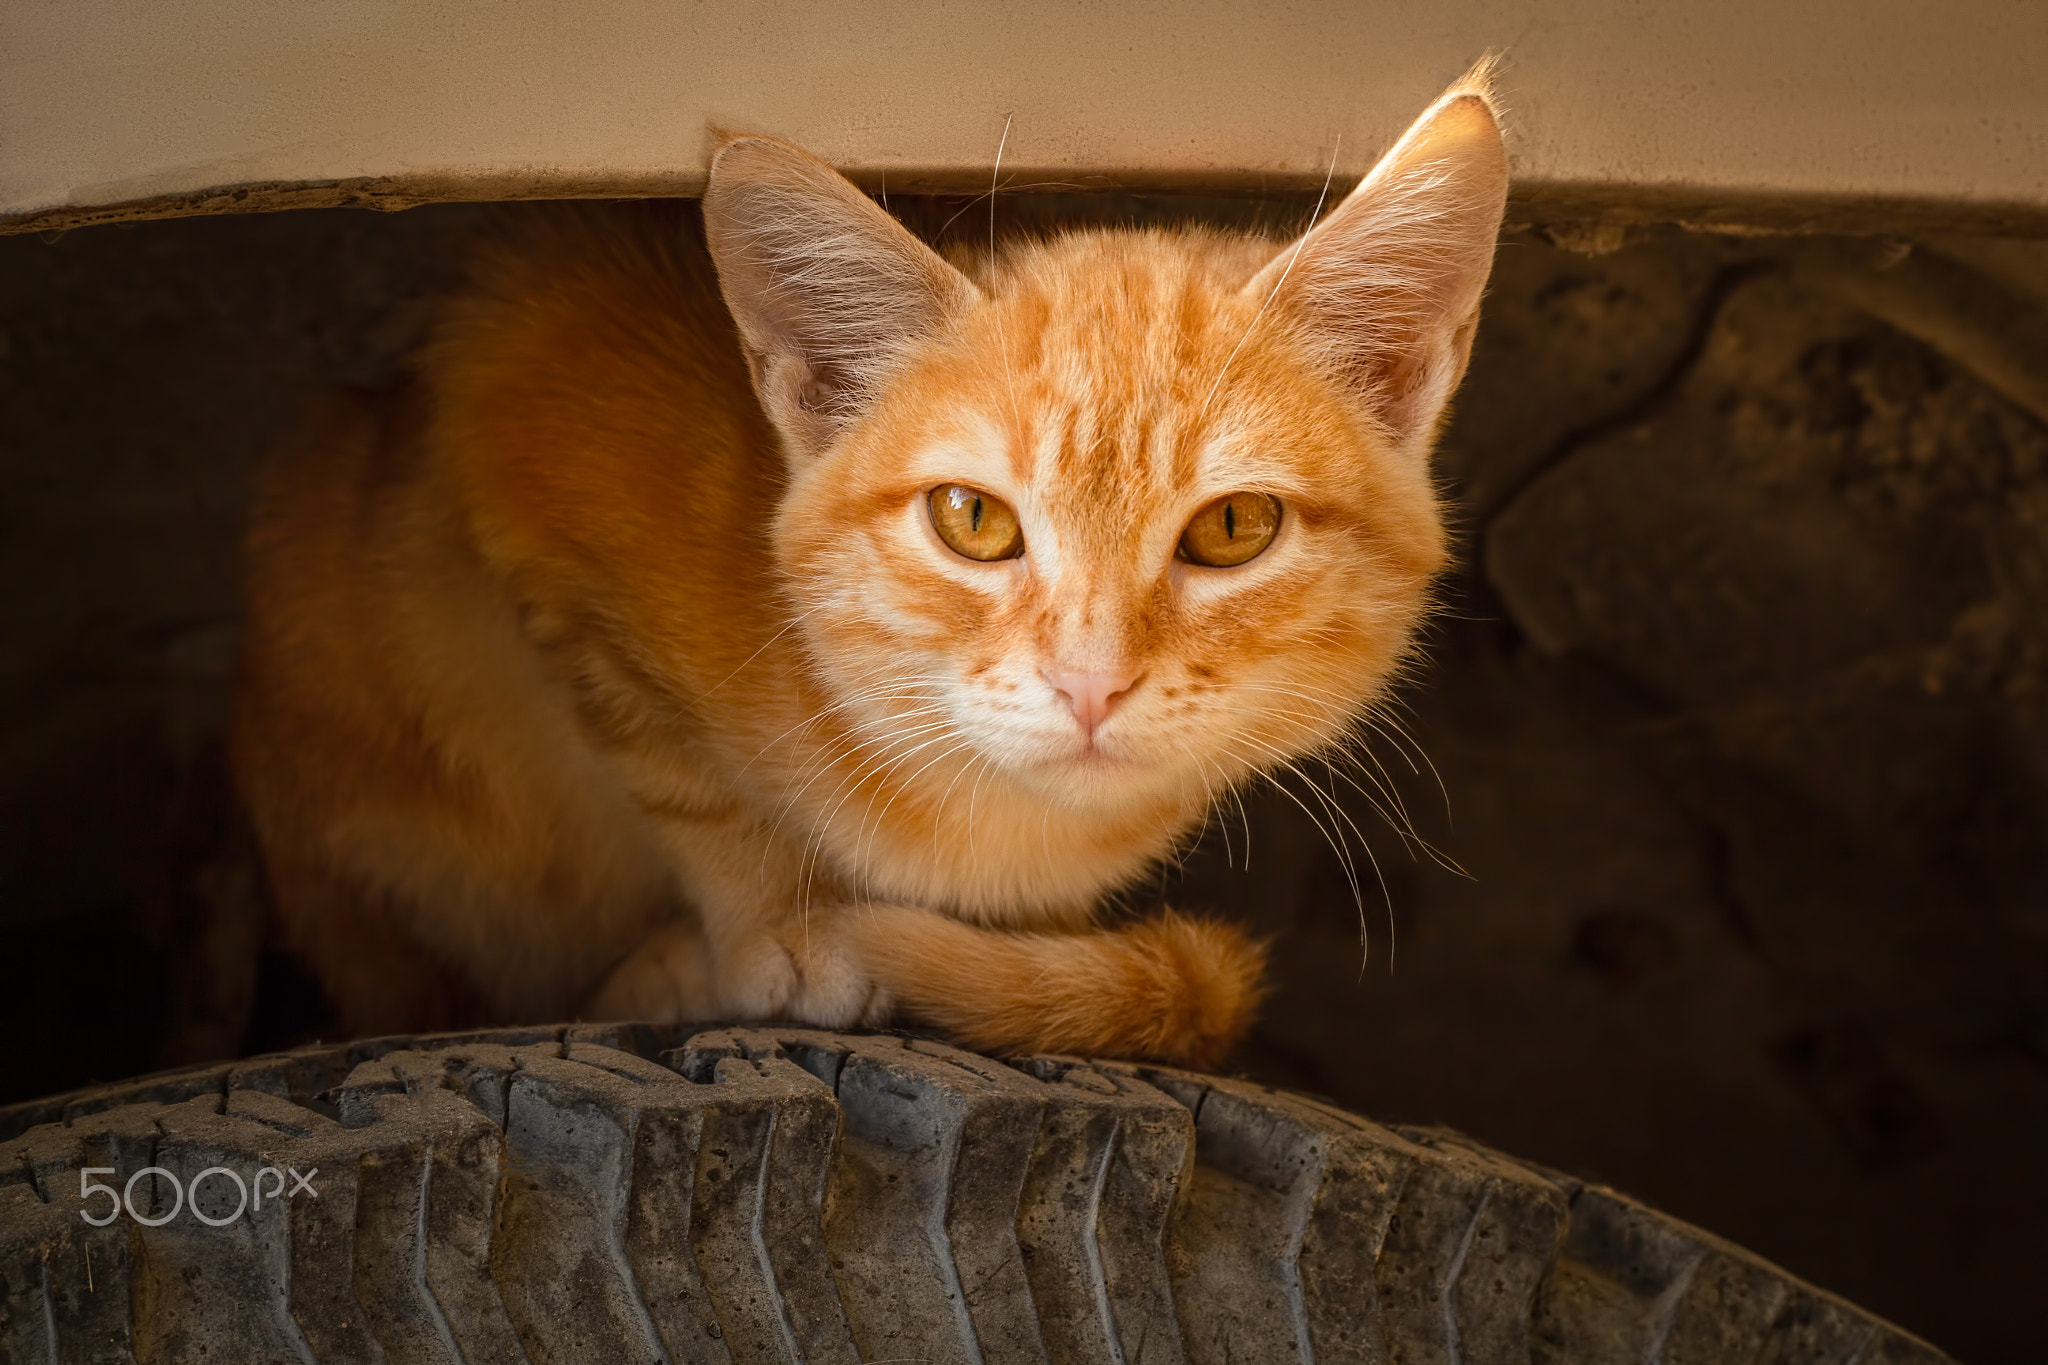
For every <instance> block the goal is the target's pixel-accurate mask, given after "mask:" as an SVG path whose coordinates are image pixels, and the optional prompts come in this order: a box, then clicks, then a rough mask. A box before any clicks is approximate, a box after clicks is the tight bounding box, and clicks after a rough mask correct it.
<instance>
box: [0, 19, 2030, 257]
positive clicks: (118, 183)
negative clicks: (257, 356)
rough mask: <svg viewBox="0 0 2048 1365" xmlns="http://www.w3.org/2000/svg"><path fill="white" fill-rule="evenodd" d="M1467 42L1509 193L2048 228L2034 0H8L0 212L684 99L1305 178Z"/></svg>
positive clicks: (377, 201)
mask: <svg viewBox="0 0 2048 1365" xmlns="http://www.w3.org/2000/svg"><path fill="white" fill-rule="evenodd" d="M1489 49H1498V50H1502V51H1504V52H1505V53H1506V54H1507V66H1506V69H1505V74H1504V79H1503V82H1502V84H1503V91H1504V94H1505V96H1506V99H1507V104H1508V108H1509V113H1510V117H1511V121H1512V127H1511V132H1512V135H1513V141H1512V154H1513V158H1514V169H1515V176H1516V183H1517V186H1518V194H1519V197H1520V201H1521V203H1522V204H1523V205H1524V206H1525V208H1526V213H1527V215H1528V216H1530V217H1532V218H1558V219H1570V218H1582V219H1591V220H1610V219H1611V220H1618V221H1686V222H1697V223H1701V224H1703V225H1713V226H1720V227H1737V228H1744V227H1747V228H1758V229H1764V230H1799V229H1801V228H1827V229H1841V228H1844V227H1857V228H1861V229H1863V230H1912V229H1917V228H1927V229H1948V230H1974V231H1991V232H2015V233H2043V232H2048V97H2044V95H2043V93H2042V90H2043V80H2044V75H2043V69H2042V63H2043V60H2044V59H2043V56H2042V54H2043V53H2044V52H2048V6H2044V5H2041V4H2038V3H2032V2H2031V0H1951V2H1950V3H1947V4H1942V5H1935V4H1932V3H1919V2H1916V0H1864V2H1863V3H1857V2H1856V0H1800V3H1792V4H1788V3H1784V0H1726V2H1725V3H1721V4H1715V5H1702V4H1697V3H1693V0H1656V2H1654V3H1628V0H1553V2H1552V3H1548V4H1545V5H1543V6H1541V7H1540V12H1539V10H1538V7H1536V6H1532V5H1529V4H1527V3H1515V2H1514V0H1385V2H1383V3H1378V4H1370V5H1368V4H1357V3H1349V4H1347V3H1339V2H1338V0H1277V3H1274V4H1272V5H1268V6H1262V7H1258V8H1257V9H1254V8H1253V7H1250V6H1244V5H1240V4H1233V3H1230V0H1186V2H1185V3H1180V4H1171V3H1166V2H1165V0H1073V2H1070V3H1068V4H1065V5H1062V6H1059V7H1057V8H1053V7H1050V6H1030V5H1022V4H1015V3H997V2H996V0H976V2H970V3H956V4H951V5H944V6H934V5H929V4H923V3H892V2H886V0H866V2H864V3H863V2H861V0H846V3H840V4H829V3H812V2H807V0H703V2H702V3H696V4H687V5H686V4H674V3H666V2H665V0H586V2H585V3H578V4H575V5H565V4H559V3H553V2H552V0H334V3H328V4H322V5H318V6H311V5H294V6H277V5H269V4H263V3H260V0H186V2H185V3H181V4H178V5H162V4H155V3H150V2H149V0H67V3H64V4H55V3H45V2H44V0H30V2H29V3H21V4H15V5H10V6H7V7H6V8H5V12H4V13H0V147H5V148H6V155H5V160H4V164H0V231H25V230H30V229H51V228H62V227H70V226H78V225H82V224H86V223H92V222H105V221H114V220H118V219H132V218H145V217H167V216H177V215H182V214H193V213H216V212H236V211H257V210H267V209H277V208H289V207H312V206H332V205H338V204H361V205H367V206H372V207H383V208H395V207H409V206H411V205H413V204H418V203H425V202H432V201H440V200H452V199H510V198H559V197H577V196H612V195H645V194H692V193H695V192H697V191H698V190H700V189H701V188H702V183H703V171H704V166H705V163H706V160H707V156H708V150H709V143H710V133H709V129H710V128H711V127H712V126H713V125H719V126H724V127H729V128H735V129H751V130H761V131H768V132H774V133H777V134H780V135H782V136H786V137H789V138H792V139H794V140H796V141H798V142H801V143H803V144H804V145H806V146H807V147H809V148H811V149H812V150H814V151H816V152H817V153H819V154H820V155H822V156H824V157H826V158H827V159H829V160H831V161H833V162H834V163H835V164H839V165H842V166H845V167H847V168H848V169H849V171H850V172H851V173H853V174H855V176H856V177H857V178H859V179H861V180H862V181H863V182H865V183H868V184H871V185H873V186H875V187H877V188H879V187H880V186H881V185H882V184H883V183H885V182H886V184H887V185H888V187H889V188H890V189H892V190H901V191H905V192H912V191H923V192H974V191H978V190H981V189H985V188H986V187H987V185H988V183H989V177H990V170H991V164H992V162H993V161H994V159H995V153H996V147H997V145H998V142H999V141H1000V140H1001V139H1002V136H1003V130H1004V126H1005V121H1006V120H1008V123H1009V137H1008V142H1007V145H1006V147H1005V150H1004V155H1003V166H1004V171H1003V177H1002V179H1003V182H1004V184H1005V185H1006V186H1010V187H1014V188H1017V189H1020V190H1021V189H1049V188H1065V187H1072V188H1089V187H1094V186H1105V185H1114V186H1117V187H1122V188H1138V189H1163V190H1171V189H1191V188H1196V187H1199V188H1202V189H1204V190H1205V191H1207V192H1211V193H1214V192H1218V191H1223V192H1245V193H1258V194H1269V195H1270V194H1281V195H1285V194H1292V193H1304V192H1305V193H1313V191H1314V189H1315V188H1316V187H1317V186H1319V185H1320V184H1321V183H1322V180H1323V178H1324V176H1325V175H1326V174H1327V173H1329V172H1330V170H1331V168H1332V167H1333V166H1334V168H1335V171H1336V174H1337V175H1338V176H1339V178H1340V179H1341V178H1343V177H1345V176H1352V175H1356V174H1357V173H1359V172H1360V171H1362V170H1363V169H1364V168H1365V167H1366V166H1368V165H1369V164H1370V163H1371V161H1372V158H1373V157H1374V156H1375V155H1376V154H1377V152H1378V151H1379V150H1380V149H1381V148H1383V147H1384V146H1385V145H1387V143H1388V142H1389V141H1390V140H1391V139H1392V138H1393V137H1394V136H1395V135H1396V134H1397V133H1398V132H1399V131H1400V129H1401V128H1402V127H1403V126H1405V124H1406V123H1407V121H1408V120H1409V119H1410V118H1412V117H1413V116H1414V114H1415V113H1417V112H1418V111H1419V110H1420V109H1421V108H1422V107H1423V106H1424V104H1425V103H1426V102H1427V101H1428V100H1429V99H1430V98H1431V97H1432V96H1433V95H1434V94H1435V93H1436V92H1437V91H1438V90H1439V89H1441V87H1442V86H1443V85H1444V84H1445V83H1447V82H1448V81H1449V80H1451V79H1453V78H1454V77H1456V76H1457V75H1458V74H1459V73H1460V72H1461V71H1462V70H1463V69H1464V68H1465V67H1466V66H1467V65H1469V64H1470V62H1471V61H1472V60H1473V59H1474V58H1476V57H1477V56H1479V55H1480V54H1481V53H1483V52H1485V51H1487V50H1489Z"/></svg>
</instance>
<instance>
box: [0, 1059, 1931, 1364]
mask: <svg viewBox="0 0 2048 1365" xmlns="http://www.w3.org/2000/svg"><path fill="white" fill-rule="evenodd" d="M0 1141H4V1144H5V1151H6V1160H5V1163H4V1165H0V1362H15V1361H22V1362H27V1361H36V1362H41V1361H59V1360H61V1361H128V1360H142V1361H187V1360H198V1359H202V1358H205V1359H211V1360H215V1361H224V1362H235V1363H236V1365H256V1362H268V1361H293V1362H309V1361H320V1362H339V1361H364V1362H369V1361H390V1362H393V1363H394V1365H397V1363H398V1362H409V1361H434V1362H468V1363H469V1365H483V1363H484V1362H498V1361H520V1360H529V1361H534V1362H558V1361H559V1362H569V1361H578V1362H580V1361H591V1362H613V1361H636V1362H637V1361H670V1362H676V1363H677V1365H681V1362H699V1361H703V1362H719V1363H720V1365H725V1363H726V1362H739V1363H740V1365H747V1363H749V1362H755V1361H806V1362H817V1363H818V1365H854V1362H857V1361H869V1362H880V1361H906V1360H917V1361H932V1362H984V1361H985V1362H988V1363H989V1365H997V1363H998V1362H1010V1361H1033V1362H1041V1361H1047V1362H1060V1363H1062V1365H1064V1362H1083V1361H1091V1362H1092V1361H1104V1362H1112V1361H1117V1362H1125V1365H1180V1362H1190V1365H1206V1363H1207V1362H1212V1361H1213V1362H1236V1363H1237V1365H1248V1363H1249V1362H1264V1361H1273V1362H1281V1361H1286V1362H1308V1361H1319V1362H1333V1361H1347V1362H1348V1361H1359V1362H1377V1361H1387V1362H1409V1363H1415V1362H1429V1361H1443V1362H1459V1361H1462V1362H1467V1363H1468V1365H1481V1363H1482V1362H1497V1361H1498V1362H1507V1361H1513V1362H1525V1361H1527V1362H1547V1361H1555V1362H1567V1361H1568V1362H1572V1363H1573V1365H1602V1363H1604V1362H1668V1363H1669V1365H1693V1363H1694V1362H1721V1361H1726V1362H1737V1361H1740V1362H1745V1363H1747V1362H1764V1361H1770V1362H1793V1361H1798V1362H1816V1363H1818V1362H1840V1363H1841V1365H1852V1363H1853V1365H1907V1362H1914V1363H1915V1365H1920V1363H1922V1362H1935V1361H1941V1360H1944V1359H1946V1357H1944V1356H1943V1355H1942V1354H1941V1353H1940V1352H1938V1351H1936V1350H1934V1349H1933V1348H1932V1347H1930V1346H1927V1345H1925V1344H1924V1343H1922V1342H1919V1341H1917V1340H1915V1339H1913V1338H1912V1337H1909V1336H1907V1335H1906V1334H1904V1333H1903V1332H1900V1331H1899V1330H1897V1329H1896V1328H1893V1327H1890V1326H1887V1325H1886V1324H1884V1323H1882V1322H1879V1321H1878V1320H1876V1319H1875V1318H1872V1317H1871V1316H1870V1315H1868V1314H1866V1313H1864V1312H1862V1311H1861V1310H1859V1309H1857V1308H1855V1307H1853V1306H1851V1305H1849V1304H1847V1303H1844V1302H1843V1301H1841V1300H1840V1299H1837V1298H1834V1297H1833V1296H1831V1295H1828V1294H1826V1293H1823V1292H1822V1291H1820V1290H1817V1289H1814V1288H1812V1287H1811V1286H1809V1285H1806V1284H1803V1283H1801V1282H1800V1281H1798V1280H1795V1279H1793V1278H1792V1277H1791V1276H1789V1275H1787V1274H1785V1273H1784V1272H1782V1271H1780V1270H1778V1269H1776V1268H1775V1267H1773V1266H1771V1265H1769V1264H1767V1263H1766V1262H1764V1261H1762V1260H1760V1259H1758V1258H1757V1257H1755V1256H1752V1255H1750V1254H1749V1253H1748V1252H1745V1251H1742V1250H1740V1249H1739V1248H1737V1247H1734V1246H1730V1245H1729V1244H1727V1243H1726V1242H1723V1241H1720V1240H1718V1239H1717V1238H1714V1237H1712V1236H1710V1235H1708V1234H1706V1233H1704V1232H1701V1231H1699V1230H1698V1229H1696V1228H1693V1227H1690V1226H1688V1225H1687V1224H1684V1223H1681V1222H1679V1221H1677V1220H1676V1219H1672V1218H1667V1217H1665V1216H1664V1215H1662V1214H1659V1213H1657V1212H1655V1211H1653V1210H1651V1209H1649V1208H1646V1207H1644V1206H1643V1205H1641V1204H1638V1203H1635V1202H1633V1201H1631V1200H1629V1199H1627V1198H1624V1197H1623V1196H1621V1195H1619V1194H1616V1193H1615V1192H1613V1191H1612V1190H1608V1189H1603V1188H1600V1187H1598V1186H1594V1185H1588V1184H1584V1183H1582V1182H1580V1181H1576V1180H1573V1179H1570V1178H1568V1177H1565V1176H1561V1175H1559V1174H1557V1173H1556V1172H1553V1171H1547V1170H1541V1169H1538V1168H1534V1167H1530V1166H1528V1165H1524V1164H1521V1163H1518V1162H1516V1161H1513V1160H1511V1159H1509V1158H1507V1157H1504V1156H1502V1155H1500V1154H1499V1153H1496V1152H1492V1151H1489V1150H1487V1149H1485V1148H1483V1147H1481V1146H1479V1145H1477V1144H1475V1143H1472V1142H1470V1141H1468V1140H1466V1139H1464V1138H1461V1137H1459V1136H1457V1135H1455V1134H1452V1133H1447V1132H1437V1131H1424V1130H1412V1129H1402V1130H1399V1131H1394V1130H1389V1129H1387V1128H1382V1127H1379V1126H1377V1125H1375V1124H1373V1123H1371V1122H1368V1121H1367V1120H1365V1119H1362V1118H1357V1117H1355V1116H1353V1115H1351V1114H1347V1113H1344V1112H1342V1111H1341V1110H1337V1109H1333V1108H1331V1107H1329V1106H1327V1105H1324V1104H1320V1103H1317V1102H1316V1101H1313V1100H1310V1099H1306V1098H1303V1097H1300V1096H1296V1095H1290V1094H1286V1093H1282V1092H1277V1091H1273V1090H1268V1089H1265V1088H1263V1087H1260V1086H1256V1085H1250V1084H1245V1083H1243V1082H1238V1081H1230V1080H1223V1079H1219V1078H1216V1077H1211V1076H1199V1075H1194V1074H1191V1073H1187V1072H1181V1071H1175V1070H1171V1069H1166V1068H1158V1067H1149V1066H1132V1065H1127V1064H1123V1063H1112V1062H1094V1063H1089V1062H1082V1061H1078V1060H1075V1059H1072V1058H1052V1057H1047V1058H1033V1059H1029V1060H1026V1061H1021V1062H1016V1063H1009V1064H1006V1063H1003V1062H997V1061H991V1060H989V1059H987V1058H984V1057H979V1056H976V1055H973V1054H971V1053H965V1052H960V1051H957V1050H955V1049H953V1048H950V1047H947V1046H945V1045H943V1044H940V1043H934V1042H927V1041H922V1040H915V1039H906V1038H901V1037H896V1036H891V1035H849V1034H835V1033H822V1032H818V1031H815V1030H809V1029H801V1028H778V1027H747V1028H720V1029H708V1030H707V1029H703V1028H696V1027H692V1028H681V1029H675V1028H657V1027H648V1026H574V1027H563V1028H551V1029H523V1030H504V1031H498V1032H492V1033H482V1034H467V1035H442V1036H436V1037H424V1038H384V1039H378V1040H375V1041H370V1042H362V1043H355V1044H351V1045H348V1046H342V1047H320V1046H316V1047H310V1048H304V1049H301V1050H299V1051H296V1052H289V1053H283V1054H278V1055H275V1056H268V1057H259V1058H256V1059H254V1060H251V1061H246V1062H236V1063H229V1064H222V1065H218V1066H212V1067H206V1068H201V1069H196V1070H192V1071H186V1072H179V1073H172V1074H168V1075H163V1076H156V1077H150V1078H146V1079H143V1080H139V1081H134V1082H130V1083H128V1084H125V1085H117V1086H108V1087H102V1088H99V1089H95V1090H88V1091H82V1092H79V1093H77V1094H74V1095H69V1096H62V1097H59V1098H57V1099H52V1100H46V1101H40V1102H37V1103H33V1104H26V1105H16V1106H14V1107H12V1108H9V1109H0ZM87 1167H92V1168H98V1169H101V1170H104V1169H105V1168H111V1169H112V1172H113V1174H112V1175H111V1177H105V1176H99V1177H95V1180H96V1181H98V1182H99V1183H110V1184H113V1185H115V1186H117V1187H126V1188H127V1189H128V1191H129V1202H130V1206H131V1207H130V1209H129V1210H128V1211H123V1212H119V1213H117V1215H116V1216H115V1217H114V1218H113V1219H112V1220H111V1221H110V1222H108V1223H107V1224H106V1225H105V1226H94V1225H92V1223H90V1222H89V1221H87V1219H86V1218H85V1217H83V1216H82V1215H84V1214H88V1213H90V1214H91V1215H92V1216H93V1217H95V1218H98V1217H102V1216H104V1215H105V1213H106V1211H107V1206H108V1196H107V1195H105V1194H103V1193H98V1192H95V1194H94V1195H93V1196H92V1197H89V1198H81V1187H82V1178H81V1172H82V1171H83V1170H84V1168H87ZM262 1167H272V1168H276V1169H278V1170H280V1171H283V1170H284V1169H285V1168H293V1169H295V1170H296V1171H297V1172H299V1173H300V1174H302V1175H303V1174H304V1173H306V1172H309V1171H312V1172H317V1174H314V1175H312V1176H310V1185H309V1188H310V1193H308V1192H307V1189H308V1187H299V1188H298V1191H297V1193H295V1194H294V1195H292V1197H283V1196H281V1195H279V1194H277V1193H275V1192H273V1193H272V1196H271V1197H270V1198H269V1199H268V1201H267V1202H266V1203H265V1204H264V1206H263V1207H262V1208H261V1209H260V1210H257V1209H254V1208H253V1207H250V1206H249V1205H248V1203H247V1200H246V1199H245V1200H244V1202H243V1206H242V1207H243V1212H242V1213H241V1214H239V1215H236V1216H233V1217H230V1215H231V1214H233V1213H234V1212H235V1209H236V1207H237V1204H236V1184H235V1180H236V1179H237V1178H239V1179H241V1180H242V1181H243V1183H244V1184H245V1185H246V1184H247V1183H248V1182H249V1181H250V1180H252V1179H255V1178H256V1172H257V1171H258V1170H259V1169H260V1168H262ZM151 1168H155V1173H148V1172H149V1171H150V1169H151ZM209 1168H226V1169H227V1170H228V1171H229V1172H231V1173H232V1175H220V1174H213V1175H209V1176H208V1177H207V1178H206V1180H205V1181H203V1182H200V1183H199V1185H198V1190H197V1192H196V1193H194V1194H192V1196H191V1197H190V1198H188V1199H184V1201H183V1204H182V1207H179V1206H178V1204H177V1201H175V1200H174V1199H173V1197H172V1196H173V1194H174V1193H177V1192H179V1191H183V1190H185V1189H189V1188H191V1187H192V1186H193V1183H194V1182H193V1179H192V1178H193V1177H194V1176H197V1175H200V1174H201V1173H202V1172H204V1171H207V1170H208V1169H209ZM138 1173H142V1174H138ZM167 1176H168V1177H173V1178H175V1180H176V1182H177V1187H176V1190H174V1189H173V1186H172V1183H171V1180H170V1179H167ZM283 1180H284V1177H283V1176H280V1177H279V1183H281V1182H282V1181H283ZM258 1183H259V1184H262V1183H263V1182H262V1181H259V1182H258ZM174 1208H175V1210H176V1216H174V1217H171V1218H169V1219H167V1220H165V1221H162V1222H161V1224H160V1225H159V1226H146V1225H144V1223H142V1222H141V1221H138V1219H137V1215H139V1217H140V1218H142V1219H149V1220H153V1221H154V1220H158V1219H163V1216H164V1215H165V1214H166V1213H169V1212H172V1211H173V1209H174ZM201 1215H203V1216H204V1218H205V1219H208V1220H211V1223H209V1222H207V1221H202V1218H201ZM212 1224H218V1226H215V1225H212Z"/></svg>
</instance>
